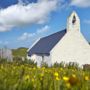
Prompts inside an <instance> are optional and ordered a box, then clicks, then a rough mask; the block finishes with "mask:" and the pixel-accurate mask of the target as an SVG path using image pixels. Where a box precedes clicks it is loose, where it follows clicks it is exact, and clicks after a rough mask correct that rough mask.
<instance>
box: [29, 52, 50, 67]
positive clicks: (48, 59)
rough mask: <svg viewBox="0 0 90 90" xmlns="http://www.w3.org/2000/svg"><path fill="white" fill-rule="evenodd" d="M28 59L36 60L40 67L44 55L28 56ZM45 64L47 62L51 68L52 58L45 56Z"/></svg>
mask: <svg viewBox="0 0 90 90" xmlns="http://www.w3.org/2000/svg"><path fill="white" fill-rule="evenodd" d="M28 59H31V60H34V61H35V62H37V66H40V65H41V62H42V60H43V59H42V55H37V54H34V55H32V56H31V57H29V56H28ZM44 62H46V63H47V64H48V65H49V66H50V65H51V57H50V56H46V55H44Z"/></svg>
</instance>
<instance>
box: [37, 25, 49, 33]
mask: <svg viewBox="0 0 90 90" xmlns="http://www.w3.org/2000/svg"><path fill="white" fill-rule="evenodd" d="M49 28H50V27H49V26H48V25H46V26H45V27H43V28H41V29H38V30H37V34H40V33H43V32H47V31H48V30H49Z"/></svg>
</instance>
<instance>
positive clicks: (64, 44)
mask: <svg viewBox="0 0 90 90" xmlns="http://www.w3.org/2000/svg"><path fill="white" fill-rule="evenodd" d="M51 60H52V64H53V63H55V62H56V61H57V62H61V61H65V62H78V63H79V64H80V65H82V64H90V46H89V44H88V42H87V41H86V40H85V39H84V37H83V36H82V34H81V33H80V32H79V31H69V32H67V33H66V35H65V36H64V37H63V38H62V40H60V41H59V42H58V44H57V45H56V46H55V47H54V48H53V49H52V50H51Z"/></svg>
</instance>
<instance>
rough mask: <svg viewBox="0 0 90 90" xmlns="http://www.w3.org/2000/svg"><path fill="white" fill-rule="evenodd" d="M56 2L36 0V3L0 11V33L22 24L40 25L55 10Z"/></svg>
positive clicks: (19, 4)
mask: <svg viewBox="0 0 90 90" xmlns="http://www.w3.org/2000/svg"><path fill="white" fill-rule="evenodd" d="M57 2H58V0H38V2H37V3H29V4H26V5H24V4H21V3H22V0H19V3H18V4H16V5H12V6H9V7H8V8H6V9H0V31H1V32H3V31H8V30H10V29H11V28H12V27H16V26H21V25H24V24H34V23H35V24H41V23H43V22H45V21H46V20H47V18H48V15H49V14H50V13H51V12H52V11H54V10H56V7H57Z"/></svg>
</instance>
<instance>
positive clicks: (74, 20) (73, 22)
mask: <svg viewBox="0 0 90 90" xmlns="http://www.w3.org/2000/svg"><path fill="white" fill-rule="evenodd" d="M75 22H76V17H75V15H74V16H73V20H72V24H75Z"/></svg>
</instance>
